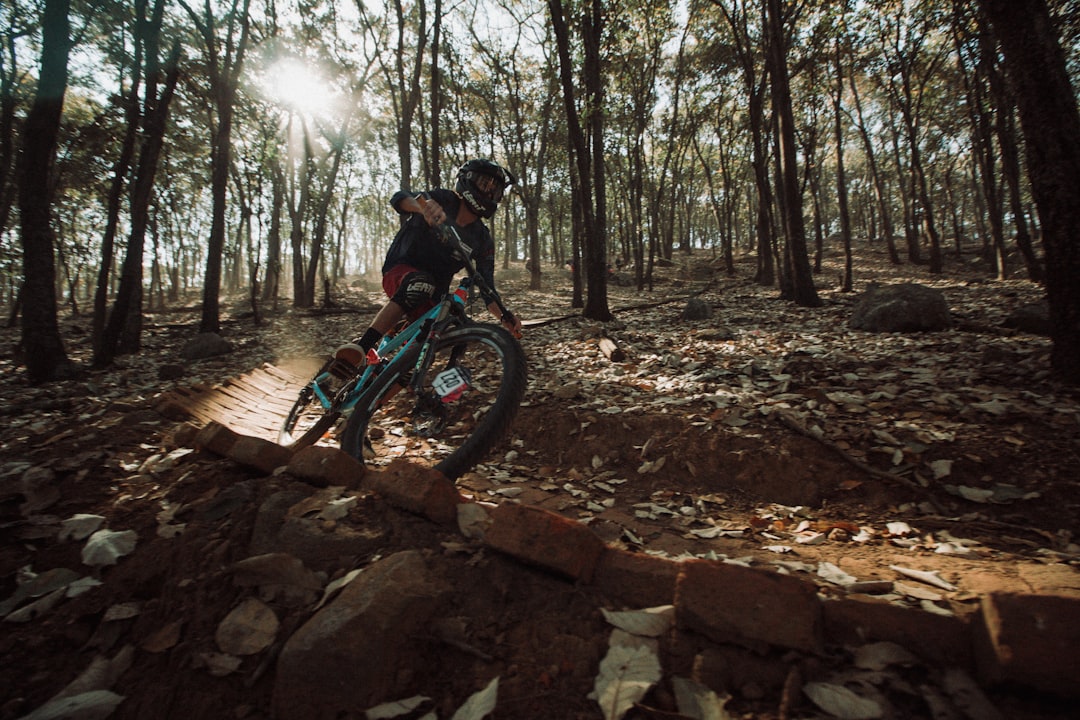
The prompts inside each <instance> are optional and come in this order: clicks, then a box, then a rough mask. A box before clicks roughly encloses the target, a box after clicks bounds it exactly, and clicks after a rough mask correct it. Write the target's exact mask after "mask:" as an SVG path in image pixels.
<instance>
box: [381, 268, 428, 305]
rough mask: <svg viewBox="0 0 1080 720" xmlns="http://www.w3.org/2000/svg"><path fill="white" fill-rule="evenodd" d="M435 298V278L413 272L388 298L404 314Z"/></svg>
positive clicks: (423, 273)
mask: <svg viewBox="0 0 1080 720" xmlns="http://www.w3.org/2000/svg"><path fill="white" fill-rule="evenodd" d="M434 296H435V278H434V277H432V276H431V275H430V274H429V273H426V272H419V271H418V272H413V273H409V274H408V275H406V276H405V278H404V279H403V280H402V281H401V285H399V286H398V289H397V292H395V293H394V296H393V297H392V298H390V299H391V300H393V301H394V302H396V303H397V304H398V305H400V306H401V307H402V308H403V309H404V310H405V311H406V312H410V311H412V310H416V309H417V308H421V307H424V306H425V305H427V304H429V303H430V302H431V301H432V300H433V299H434Z"/></svg>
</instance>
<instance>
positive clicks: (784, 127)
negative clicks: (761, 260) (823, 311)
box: [768, 0, 821, 307]
mask: <svg viewBox="0 0 1080 720" xmlns="http://www.w3.org/2000/svg"><path fill="white" fill-rule="evenodd" d="M768 10H769V12H768V19H769V55H770V58H771V61H772V73H771V74H772V100H773V111H774V112H775V113H776V119H777V123H778V138H779V142H780V147H779V153H778V155H779V162H780V180H781V183H782V186H781V188H780V191H781V193H782V195H783V202H782V203H781V211H782V212H783V220H784V223H783V224H784V234H785V235H786V243H785V252H784V262H785V265H786V270H787V272H786V273H785V276H786V277H787V279H788V281H789V282H790V283H791V292H792V296H791V298H790V299H791V300H794V301H795V304H796V305H800V306H802V307H817V306H819V305H821V299H820V298H818V294H817V289H816V288H815V287H814V275H813V271H812V270H811V268H810V257H809V255H808V254H807V248H806V226H805V224H804V222H803V204H802V190H801V188H800V187H799V166H798V159H797V152H796V147H795V117H794V113H793V112H792V107H791V88H790V86H789V84H788V83H789V79H788V69H787V38H786V33H785V30H784V24H785V18H784V16H783V9H782V3H781V1H780V0H768Z"/></svg>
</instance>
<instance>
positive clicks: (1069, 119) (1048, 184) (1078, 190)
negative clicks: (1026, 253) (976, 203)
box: [979, 0, 1080, 385]
mask: <svg viewBox="0 0 1080 720" xmlns="http://www.w3.org/2000/svg"><path fill="white" fill-rule="evenodd" d="M979 4H980V5H981V6H982V8H983V10H984V11H985V12H986V14H987V16H988V17H989V18H990V23H991V26H992V28H993V31H994V34H995V35H996V36H997V38H998V41H999V42H1000V43H1001V47H1002V50H1003V53H1004V56H1005V67H1006V72H1007V73H1008V76H1009V79H1010V81H1011V83H1012V88H1013V92H1014V93H1015V94H1016V99H1017V106H1018V108H1019V110H1020V123H1021V125H1022V127H1023V131H1024V137H1025V139H1026V140H1027V155H1028V163H1027V164H1028V177H1029V179H1030V180H1031V193H1032V196H1033V197H1034V198H1035V204H1036V206H1037V207H1038V209H1039V217H1040V219H1041V223H1042V232H1043V244H1044V246H1045V251H1046V294H1047V298H1048V300H1049V304H1050V322H1051V334H1050V336H1051V339H1052V340H1053V349H1052V351H1051V355H1050V361H1051V366H1052V367H1053V369H1054V371H1055V372H1056V373H1057V374H1058V375H1059V376H1060V377H1061V378H1062V379H1063V380H1064V381H1065V382H1068V383H1070V384H1073V385H1077V384H1080V283H1078V282H1076V278H1078V277H1080V110H1078V109H1077V103H1076V93H1075V91H1074V89H1073V88H1072V86H1071V85H1070V82H1069V73H1068V69H1067V67H1066V64H1065V54H1064V52H1063V51H1062V48H1061V45H1060V44H1059V43H1058V40H1057V34H1056V31H1055V28H1054V25H1053V23H1052V22H1051V19H1050V13H1049V11H1048V10H1047V7H1046V3H1045V2H1043V0H979Z"/></svg>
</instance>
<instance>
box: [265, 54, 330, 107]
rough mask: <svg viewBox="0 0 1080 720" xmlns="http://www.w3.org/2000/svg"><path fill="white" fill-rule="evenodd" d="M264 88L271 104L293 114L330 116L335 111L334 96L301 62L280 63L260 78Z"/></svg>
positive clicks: (315, 72) (282, 61)
mask: <svg viewBox="0 0 1080 720" xmlns="http://www.w3.org/2000/svg"><path fill="white" fill-rule="evenodd" d="M262 84H263V88H264V91H265V92H266V94H267V96H268V97H269V98H270V99H272V100H273V101H274V102H277V103H279V104H280V105H282V106H284V107H287V108H289V109H290V110H293V111H295V112H302V113H306V114H309V115H330V114H332V113H333V111H334V93H333V92H331V90H330V88H329V86H328V84H327V82H326V80H325V79H324V78H323V77H322V76H321V75H320V73H319V71H318V69H317V68H314V67H312V66H311V65H308V64H306V63H304V62H302V61H300V60H296V59H292V58H289V59H284V60H279V61H277V62H276V63H274V64H273V65H271V66H270V68H269V69H268V71H267V73H266V75H265V76H264V77H263V82H262Z"/></svg>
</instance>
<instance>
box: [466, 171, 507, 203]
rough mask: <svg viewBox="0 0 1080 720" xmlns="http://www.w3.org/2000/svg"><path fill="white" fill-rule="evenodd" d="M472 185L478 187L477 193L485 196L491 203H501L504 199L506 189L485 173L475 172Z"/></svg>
mask: <svg viewBox="0 0 1080 720" xmlns="http://www.w3.org/2000/svg"><path fill="white" fill-rule="evenodd" d="M472 176H473V177H472V183H473V185H474V186H475V187H476V190H477V192H479V193H480V194H481V195H483V196H484V199H485V200H490V201H491V202H499V201H500V200H502V198H503V192H504V191H505V190H506V187H505V186H504V185H503V184H502V183H501V182H499V181H498V180H497V179H495V178H494V177H492V176H491V175H485V174H484V173H478V172H474V173H472Z"/></svg>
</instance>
